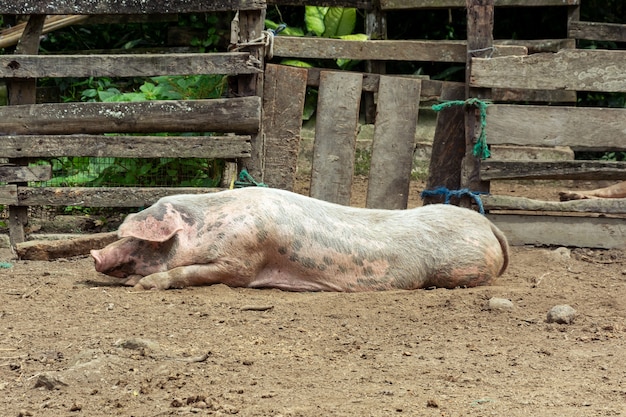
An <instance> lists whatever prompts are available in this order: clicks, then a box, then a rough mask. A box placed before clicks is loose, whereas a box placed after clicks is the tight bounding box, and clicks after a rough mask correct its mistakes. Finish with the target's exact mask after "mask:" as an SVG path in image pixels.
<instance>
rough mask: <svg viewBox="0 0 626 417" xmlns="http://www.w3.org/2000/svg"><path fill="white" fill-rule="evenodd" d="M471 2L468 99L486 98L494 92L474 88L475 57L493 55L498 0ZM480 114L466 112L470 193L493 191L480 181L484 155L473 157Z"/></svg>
mask: <svg viewBox="0 0 626 417" xmlns="http://www.w3.org/2000/svg"><path fill="white" fill-rule="evenodd" d="M466 1H467V61H466V64H465V88H466V95H465V96H466V98H478V99H485V98H488V97H489V93H490V90H488V89H484V88H475V87H470V83H469V80H470V75H471V70H472V57H478V58H488V57H490V56H491V55H492V54H493V5H494V0H466ZM478 114H479V112H478V110H477V109H476V108H475V107H472V106H467V108H466V111H465V157H464V158H463V166H462V170H461V187H462V188H468V189H469V190H470V191H486V192H488V191H489V183H488V182H484V181H481V180H480V156H478V157H476V156H474V154H473V148H474V142H475V140H476V138H477V133H478V129H479V127H478V126H477V124H478V119H477V116H478ZM471 203H472V200H471V199H470V198H469V197H464V198H462V199H461V202H460V204H461V206H463V207H470V206H471Z"/></svg>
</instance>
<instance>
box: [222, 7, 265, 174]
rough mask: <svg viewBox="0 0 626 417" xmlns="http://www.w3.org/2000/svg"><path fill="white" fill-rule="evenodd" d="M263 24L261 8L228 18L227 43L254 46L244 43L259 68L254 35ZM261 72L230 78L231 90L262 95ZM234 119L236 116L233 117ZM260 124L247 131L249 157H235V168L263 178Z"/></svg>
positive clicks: (261, 56)
mask: <svg viewBox="0 0 626 417" xmlns="http://www.w3.org/2000/svg"><path fill="white" fill-rule="evenodd" d="M264 27H265V9H263V10H238V11H237V13H236V14H235V17H234V18H233V20H232V22H231V43H232V44H237V45H242V44H243V45H245V44H247V43H252V44H256V45H257V46H248V47H244V50H245V51H249V53H250V55H252V59H255V60H257V61H258V62H259V65H260V66H261V68H265V55H266V49H267V48H266V47H265V46H262V45H258V39H260V37H262V36H263V35H262V32H263V29H264ZM263 83H264V74H263V72H260V73H257V74H243V75H239V76H238V77H236V78H235V79H234V80H232V79H231V84H230V85H231V88H232V87H234V86H235V85H236V90H235V91H231V92H230V93H231V95H232V94H234V95H235V96H237V97H246V96H259V97H260V96H262V95H263ZM235 121H236V120H235ZM263 129H264V127H263V124H262V123H260V124H259V128H258V129H257V130H256V132H254V134H252V135H251V138H250V143H251V146H252V150H251V152H250V153H251V157H250V158H248V159H244V160H239V161H238V164H239V168H240V169H244V168H245V169H247V170H248V172H249V173H250V175H252V176H253V177H254V178H263Z"/></svg>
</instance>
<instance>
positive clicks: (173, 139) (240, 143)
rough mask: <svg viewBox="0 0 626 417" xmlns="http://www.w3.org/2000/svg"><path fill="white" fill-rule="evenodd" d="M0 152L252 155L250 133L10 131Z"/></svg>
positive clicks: (25, 154)
mask: <svg viewBox="0 0 626 417" xmlns="http://www.w3.org/2000/svg"><path fill="white" fill-rule="evenodd" d="M0 155H2V156H5V157H9V158H22V157H25V158H48V157H60V156H94V157H120V158H172V157H177V158H227V159H231V158H249V157H250V136H246V135H244V136H230V135H229V136H102V135H24V136H13V135H9V136H0ZM1 177H2V175H1V174H0V178H1ZM28 181H30V180H28Z"/></svg>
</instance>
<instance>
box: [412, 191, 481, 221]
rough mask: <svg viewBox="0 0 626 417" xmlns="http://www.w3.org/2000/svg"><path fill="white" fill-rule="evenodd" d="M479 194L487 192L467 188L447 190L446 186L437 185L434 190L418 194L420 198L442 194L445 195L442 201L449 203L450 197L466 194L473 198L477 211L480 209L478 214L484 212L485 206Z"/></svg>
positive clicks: (459, 196)
mask: <svg viewBox="0 0 626 417" xmlns="http://www.w3.org/2000/svg"><path fill="white" fill-rule="evenodd" d="M479 194H488V193H487V192H485V191H470V190H469V189H467V188H462V189H460V190H448V189H447V188H446V187H438V188H435V189H434V190H424V191H422V193H421V194H420V197H422V200H423V199H424V198H425V197H434V196H438V195H443V196H445V199H444V203H445V204H450V198H452V197H458V198H461V197H464V196H468V197H470V198H472V199H473V200H474V202H475V203H476V205H477V206H478V211H480V214H485V208H484V207H483V202H482V200H481V199H480V195H479Z"/></svg>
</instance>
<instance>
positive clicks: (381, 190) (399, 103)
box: [366, 75, 421, 209]
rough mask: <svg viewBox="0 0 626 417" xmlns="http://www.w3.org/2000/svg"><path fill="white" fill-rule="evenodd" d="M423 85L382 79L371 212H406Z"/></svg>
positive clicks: (369, 192) (368, 203) (370, 185)
mask: <svg viewBox="0 0 626 417" xmlns="http://www.w3.org/2000/svg"><path fill="white" fill-rule="evenodd" d="M420 91H421V81H420V80H417V79H410V78H402V77H392V76H384V75H381V76H380V86H379V88H378V104H377V107H376V108H377V112H376V125H375V128H374V140H373V142H372V161H371V166H370V173H369V182H368V187H367V199H366V206H367V207H368V208H383V209H405V208H406V206H407V202H408V199H409V183H410V181H411V168H412V166H413V151H414V150H415V129H416V128H417V116H418V111H419V103H420Z"/></svg>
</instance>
